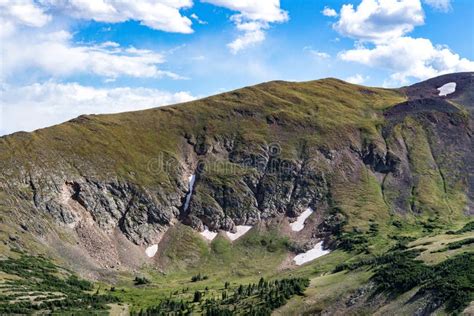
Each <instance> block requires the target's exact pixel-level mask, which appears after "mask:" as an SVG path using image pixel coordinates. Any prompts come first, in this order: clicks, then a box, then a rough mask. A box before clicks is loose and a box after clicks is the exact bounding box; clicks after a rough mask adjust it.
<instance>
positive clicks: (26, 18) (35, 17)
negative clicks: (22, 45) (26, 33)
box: [0, 0, 51, 27]
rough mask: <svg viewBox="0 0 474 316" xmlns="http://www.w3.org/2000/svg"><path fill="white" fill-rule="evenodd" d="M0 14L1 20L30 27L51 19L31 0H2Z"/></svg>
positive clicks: (40, 24) (39, 25) (43, 23)
mask: <svg viewBox="0 0 474 316" xmlns="http://www.w3.org/2000/svg"><path fill="white" fill-rule="evenodd" d="M0 16H1V18H2V21H5V20H6V21H9V22H11V23H13V22H14V23H16V24H21V25H26V26H32V27H41V26H44V25H45V24H46V23H48V22H49V21H50V20H51V16H49V15H47V14H46V13H45V12H44V11H43V9H42V8H39V7H38V6H37V5H36V4H35V3H34V2H33V1H32V0H13V1H12V0H2V1H0ZM2 24H3V23H2Z"/></svg>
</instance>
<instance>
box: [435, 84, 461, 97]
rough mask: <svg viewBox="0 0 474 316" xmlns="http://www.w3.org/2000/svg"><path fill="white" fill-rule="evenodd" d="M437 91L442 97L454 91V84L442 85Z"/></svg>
mask: <svg viewBox="0 0 474 316" xmlns="http://www.w3.org/2000/svg"><path fill="white" fill-rule="evenodd" d="M437 90H439V96H440V97H444V96H447V95H448V94H451V93H453V92H454V91H456V82H448V83H447V84H444V85H442V86H441V87H439V88H438V89H437Z"/></svg>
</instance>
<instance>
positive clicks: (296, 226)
mask: <svg viewBox="0 0 474 316" xmlns="http://www.w3.org/2000/svg"><path fill="white" fill-rule="evenodd" d="M311 214H313V210H312V209H311V208H310V207H308V208H307V209H306V211H304V212H303V213H301V214H300V216H298V218H297V219H296V221H295V222H293V223H290V226H291V230H292V231H294V232H299V231H300V230H302V229H303V228H304V222H305V221H306V219H307V218H308V217H309V216H310V215H311Z"/></svg>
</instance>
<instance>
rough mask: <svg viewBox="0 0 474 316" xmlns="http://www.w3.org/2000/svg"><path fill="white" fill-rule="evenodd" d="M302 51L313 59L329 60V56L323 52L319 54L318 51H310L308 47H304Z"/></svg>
mask: <svg viewBox="0 0 474 316" xmlns="http://www.w3.org/2000/svg"><path fill="white" fill-rule="evenodd" d="M303 51H307V52H309V53H310V54H311V55H312V56H313V57H316V58H318V59H328V58H331V55H329V54H328V53H325V52H320V51H319V50H315V49H312V48H311V47H310V46H307V47H304V48H303Z"/></svg>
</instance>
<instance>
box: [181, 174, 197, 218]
mask: <svg viewBox="0 0 474 316" xmlns="http://www.w3.org/2000/svg"><path fill="white" fill-rule="evenodd" d="M188 180H189V189H188V193H187V194H186V200H185V201H184V210H185V211H186V210H187V209H188V207H189V202H190V201H191V195H192V194H193V187H194V181H196V175H194V174H192V175H190V176H189V178H188Z"/></svg>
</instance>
